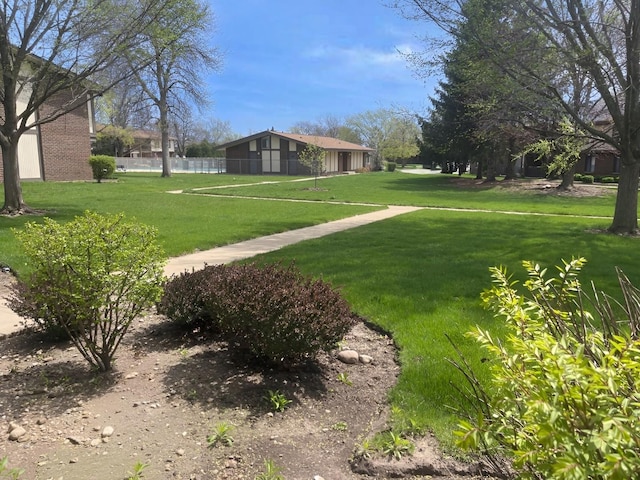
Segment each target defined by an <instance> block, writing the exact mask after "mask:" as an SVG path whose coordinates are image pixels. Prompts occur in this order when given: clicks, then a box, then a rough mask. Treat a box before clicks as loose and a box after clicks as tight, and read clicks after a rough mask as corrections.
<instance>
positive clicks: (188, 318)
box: [156, 268, 218, 331]
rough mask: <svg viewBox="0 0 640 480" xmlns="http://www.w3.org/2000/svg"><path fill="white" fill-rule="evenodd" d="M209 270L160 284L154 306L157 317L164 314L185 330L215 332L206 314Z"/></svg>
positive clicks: (186, 273)
mask: <svg viewBox="0 0 640 480" xmlns="http://www.w3.org/2000/svg"><path fill="white" fill-rule="evenodd" d="M210 273H211V270H210V269H209V268H205V269H203V270H194V271H192V272H183V273H181V274H180V275H178V276H176V277H173V278H171V279H170V280H168V281H167V282H166V283H165V285H164V294H163V295H162V299H161V300H160V302H159V303H158V304H157V305H156V310H157V312H158V313H159V314H161V315H165V316H166V317H167V318H170V319H171V320H173V321H174V322H176V323H177V324H178V325H179V326H180V327H182V328H184V329H186V330H190V331H193V330H201V331H211V330H215V331H217V330H218V328H217V327H216V323H215V321H214V319H213V318H212V317H211V314H210V313H209V312H208V311H207V303H208V296H209V295H210V294H211V292H212V290H211V289H210V288H208V286H207V283H208V279H210V278H211V275H210Z"/></svg>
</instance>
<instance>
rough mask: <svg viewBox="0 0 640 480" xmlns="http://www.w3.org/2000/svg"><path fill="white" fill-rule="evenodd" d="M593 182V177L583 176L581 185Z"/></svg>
mask: <svg viewBox="0 0 640 480" xmlns="http://www.w3.org/2000/svg"><path fill="white" fill-rule="evenodd" d="M594 181H595V179H594V177H593V175H583V176H582V183H593V182H594Z"/></svg>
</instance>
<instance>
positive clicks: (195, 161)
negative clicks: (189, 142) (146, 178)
mask: <svg viewBox="0 0 640 480" xmlns="http://www.w3.org/2000/svg"><path fill="white" fill-rule="evenodd" d="M169 161H170V162H171V171H172V172H175V173H225V172H226V171H227V168H226V159H224V158H178V157H171V158H170V159H169ZM116 167H117V171H119V172H162V158H144V157H138V158H129V157H116Z"/></svg>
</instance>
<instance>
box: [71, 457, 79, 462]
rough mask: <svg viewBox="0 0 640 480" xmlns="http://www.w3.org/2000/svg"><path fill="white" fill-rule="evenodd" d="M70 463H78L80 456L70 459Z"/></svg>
mask: <svg viewBox="0 0 640 480" xmlns="http://www.w3.org/2000/svg"><path fill="white" fill-rule="evenodd" d="M69 463H78V457H73V458H72V459H71V460H69Z"/></svg>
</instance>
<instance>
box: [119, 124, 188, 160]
mask: <svg viewBox="0 0 640 480" xmlns="http://www.w3.org/2000/svg"><path fill="white" fill-rule="evenodd" d="M131 133H132V135H133V145H132V146H131V148H130V149H129V151H128V152H127V153H126V155H125V156H127V157H133V158H140V157H141V158H160V157H162V135H161V133H160V132H157V131H155V130H133V131H132V132H131ZM169 156H170V157H175V156H176V138H175V137H172V136H169Z"/></svg>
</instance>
